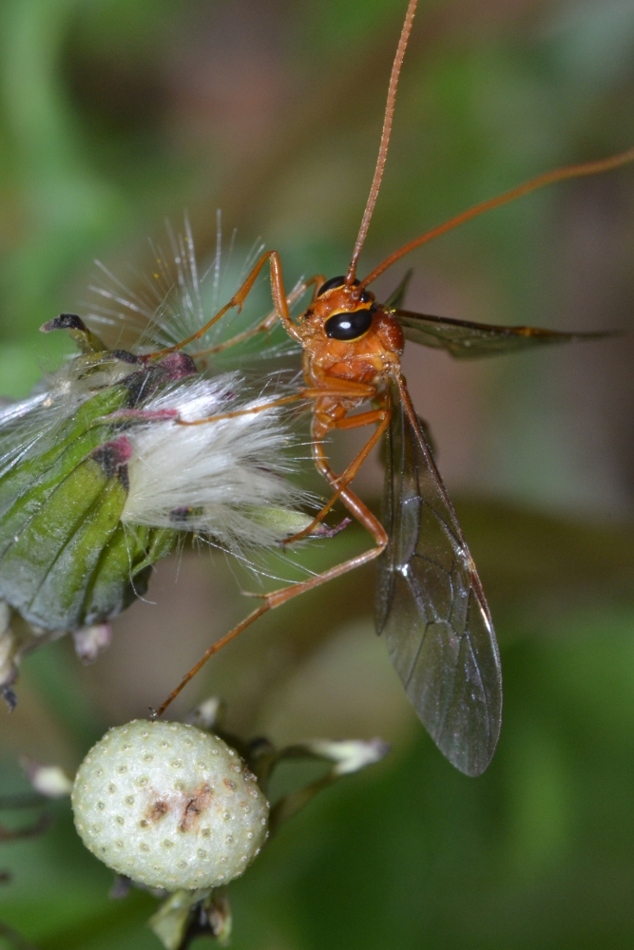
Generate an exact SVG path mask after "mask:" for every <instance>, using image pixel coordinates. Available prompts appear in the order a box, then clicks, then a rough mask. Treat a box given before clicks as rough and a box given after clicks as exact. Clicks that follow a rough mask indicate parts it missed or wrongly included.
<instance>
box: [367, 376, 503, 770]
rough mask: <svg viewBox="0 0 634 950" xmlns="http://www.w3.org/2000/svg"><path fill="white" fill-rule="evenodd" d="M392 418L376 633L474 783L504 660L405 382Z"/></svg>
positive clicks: (398, 387) (492, 726)
mask: <svg viewBox="0 0 634 950" xmlns="http://www.w3.org/2000/svg"><path fill="white" fill-rule="evenodd" d="M391 396H392V419H391V423H390V428H389V433H388V446H387V448H388V452H387V456H388V462H387V471H386V483H385V499H384V507H385V511H384V519H383V524H384V526H385V529H386V531H387V532H388V535H389V537H390V543H389V545H388V548H387V550H386V552H385V553H384V554H383V555H382V556H381V558H380V560H379V589H378V598H377V630H378V632H379V633H382V634H384V636H385V638H386V640H387V645H388V650H389V653H390V658H391V660H392V663H393V664H394V666H395V668H396V670H397V672H398V674H399V676H400V677H401V679H402V681H403V684H404V686H405V691H406V693H407V695H408V697H409V699H410V700H411V702H412V703H413V704H414V707H415V708H416V711H417V713H418V715H419V717H420V719H421V721H422V722H423V725H424V726H425V728H426V729H427V730H428V732H429V733H430V735H431V737H432V739H433V740H434V742H435V743H436V745H437V746H438V748H439V749H440V750H441V752H442V753H443V754H444V755H446V756H447V758H448V759H449V761H450V762H451V763H452V764H453V765H455V766H456V768H458V769H460V771H461V772H464V773H466V774H467V775H479V774H480V773H481V772H483V771H484V770H485V769H486V767H487V766H488V764H489V762H490V761H491V758H492V756H493V753H494V751H495V747H496V744H497V741H498V736H499V732H500V720H501V712H502V674H501V669H500V658H499V653H498V648H497V643H496V640H495V634H494V632H493V625H492V623H491V616H490V614H489V608H488V606H487V603H486V600H485V598H484V594H483V592H482V586H481V584H480V579H479V578H478V575H477V573H476V569H475V566H474V564H473V561H472V559H471V555H470V553H469V549H468V548H467V545H466V543H465V541H464V538H463V536H462V532H461V530H460V526H459V524H458V520H457V518H456V514H455V512H454V509H453V506H452V504H451V502H450V500H449V498H448V496H447V492H446V490H445V487H444V485H443V483H442V481H441V479H440V475H439V474H438V470H437V469H436V465H435V463H434V460H433V457H432V454H431V450H430V448H429V445H428V444H427V440H426V439H425V435H424V433H423V431H422V429H421V426H420V424H419V421H418V419H417V416H416V413H415V411H414V408H413V406H412V403H411V401H410V398H409V394H408V392H407V389H406V387H405V382H404V380H403V379H402V378H401V377H398V378H395V379H394V381H393V383H392V387H391Z"/></svg>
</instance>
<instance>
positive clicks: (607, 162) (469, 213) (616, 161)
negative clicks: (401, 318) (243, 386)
mask: <svg viewBox="0 0 634 950" xmlns="http://www.w3.org/2000/svg"><path fill="white" fill-rule="evenodd" d="M628 162H634V148H629V149H627V151H625V152H619V154H618V155H610V157H609V158H600V159H599V160H598V161H594V162H583V163H582V164H580V165H566V166H565V167H564V168H555V169H554V170H553V171H549V172H544V173H543V174H541V175H538V176H537V177H536V178H531V179H530V180H529V181H525V182H524V184H523V185H517V186H516V187H515V188H511V189H510V190H509V191H505V192H503V194H501V195H497V196H496V197H495V198H489V199H488V200H487V201H481V202H480V203H479V204H477V205H473V207H471V208H467V210H466V211H462V212H461V213H460V214H457V215H455V216H454V217H453V218H449V220H448V221H445V222H444V223H443V224H439V225H438V227H435V228H432V230H431V231H426V232H425V233H424V234H421V235H419V237H417V238H414V240H413V241H408V242H407V244H403V246H402V247H399V248H398V249H397V250H396V251H393V252H392V254H390V256H389V257H386V258H385V260H384V261H382V262H381V263H380V264H379V265H378V267H375V268H374V270H373V271H372V272H371V273H370V274H368V276H367V277H364V278H363V280H362V281H361V287H367V286H368V284H371V283H372V282H373V281H375V280H376V279H377V277H379V276H380V275H381V274H382V273H383V272H384V271H386V270H387V269H388V267H391V266H392V264H395V263H396V261H399V260H400V259H401V257H405V255H406V254H409V253H410V251H413V250H415V248H417V247H420V246H421V245H422V244H427V242H428V241H433V240H434V239H435V238H437V237H440V235H441V234H446V233H447V231H453V229H454V228H457V227H458V226H459V225H461V224H464V223H465V221H470V220H471V218H477V217H478V215H480V214H484V212H485V211H491V210H492V209H493V208H499V207H500V206H501V205H506V204H509V202H511V201H515V199H516V198H521V197H523V196H524V195H528V194H530V192H531V191H537V189H538V188H543V187H544V186H545V185H552V184H554V183H555V182H557V181H566V179H569V178H584V177H585V176H587V175H600V174H602V173H603V172H607V171H611V169H613V168H618V167H619V166H620V165H627V164H628Z"/></svg>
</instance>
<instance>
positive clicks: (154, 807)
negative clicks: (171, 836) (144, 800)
mask: <svg viewBox="0 0 634 950" xmlns="http://www.w3.org/2000/svg"><path fill="white" fill-rule="evenodd" d="M169 810H170V806H169V805H168V804H167V802H166V801H164V800H163V799H162V798H157V799H156V800H155V801H153V802H150V804H149V805H148V806H147V808H146V809H145V812H144V816H143V820H142V821H141V822H140V824H141V827H143V828H145V827H147V825H149V824H150V822H153V823H156V822H157V821H160V820H161V818H163V816H164V815H166V814H167V813H168V811H169Z"/></svg>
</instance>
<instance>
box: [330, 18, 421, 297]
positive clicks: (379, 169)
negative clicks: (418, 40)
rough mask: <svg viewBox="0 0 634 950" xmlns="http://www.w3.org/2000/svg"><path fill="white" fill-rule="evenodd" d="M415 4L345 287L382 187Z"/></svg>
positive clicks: (389, 94)
mask: <svg viewBox="0 0 634 950" xmlns="http://www.w3.org/2000/svg"><path fill="white" fill-rule="evenodd" d="M417 5H418V0H409V3H408V5H407V12H406V14H405V20H404V22H403V28H402V30H401V36H400V38H399V41H398V46H397V47H396V55H395V56H394V62H393V63H392V72H391V74H390V83H389V86H388V89H387V102H386V104H385V114H384V116H383V129H382V131H381V143H380V145H379V153H378V155H377V159H376V167H375V169H374V177H373V179H372V185H371V186H370V193H369V195H368V201H367V204H366V206H365V211H364V212H363V217H362V219H361V226H360V228H359V233H358V235H357V240H356V241H355V244H354V249H353V251H352V259H351V261H350V266H349V268H348V273H347V274H346V285H347V286H348V287H349V286H350V285H351V284H352V283H353V282H354V279H355V276H356V272H357V262H358V260H359V255H360V254H361V250H362V248H363V245H364V243H365V239H366V236H367V233H368V228H369V227H370V221H371V220H372V214H373V213H374V206H375V204H376V199H377V198H378V195H379V189H380V187H381V179H382V178H383V172H384V170H385V162H386V160H387V150H388V148H389V145H390V135H391V133H392V120H393V118H394V106H395V104H396V90H397V87H398V80H399V76H400V74H401V67H402V66H403V59H404V57H405V50H406V49H407V41H408V40H409V35H410V33H411V32H412V23H413V22H414V14H415V13H416V7H417Z"/></svg>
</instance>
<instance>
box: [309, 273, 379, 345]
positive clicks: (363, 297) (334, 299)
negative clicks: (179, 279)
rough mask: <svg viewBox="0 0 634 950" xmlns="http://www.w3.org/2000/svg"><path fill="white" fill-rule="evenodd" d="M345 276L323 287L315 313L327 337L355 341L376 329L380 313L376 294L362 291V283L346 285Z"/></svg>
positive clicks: (355, 282)
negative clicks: (372, 328)
mask: <svg viewBox="0 0 634 950" xmlns="http://www.w3.org/2000/svg"><path fill="white" fill-rule="evenodd" d="M345 280H346V279H345V277H343V276H341V277H332V278H331V279H330V280H327V281H326V282H325V283H324V284H322V285H321V287H320V288H319V290H318V292H317V297H316V299H315V301H314V303H313V306H312V311H313V313H314V314H315V315H317V316H318V317H320V318H321V321H322V327H323V332H324V334H325V335H326V336H327V337H328V338H329V339H331V340H342V341H344V342H353V341H354V340H359V339H361V337H362V336H365V334H366V333H367V332H368V330H369V329H370V327H371V326H372V320H373V316H374V313H375V311H376V305H375V302H374V294H372V293H370V291H368V290H360V289H359V281H358V280H355V281H354V283H353V284H350V285H348V284H346V282H345Z"/></svg>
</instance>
